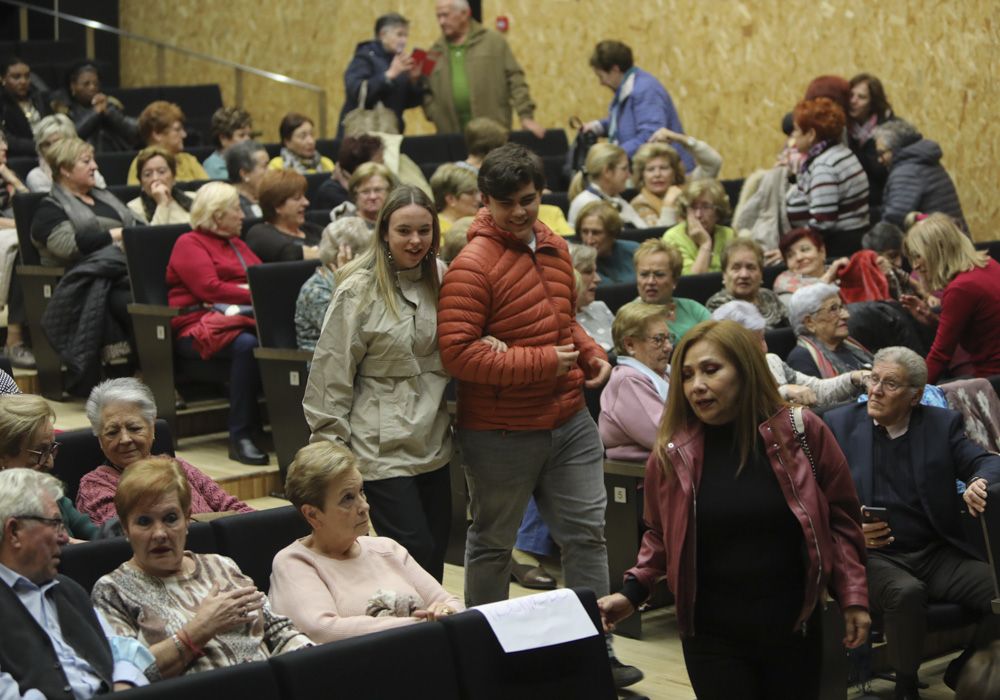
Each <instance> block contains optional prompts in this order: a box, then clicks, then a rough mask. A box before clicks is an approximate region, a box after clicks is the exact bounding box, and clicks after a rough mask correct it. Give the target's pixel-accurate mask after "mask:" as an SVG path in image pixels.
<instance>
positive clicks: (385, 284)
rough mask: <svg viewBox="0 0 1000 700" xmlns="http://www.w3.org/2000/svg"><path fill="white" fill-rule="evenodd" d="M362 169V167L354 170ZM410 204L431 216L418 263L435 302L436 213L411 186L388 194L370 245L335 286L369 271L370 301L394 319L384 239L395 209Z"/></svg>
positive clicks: (396, 313) (438, 225) (393, 277)
mask: <svg viewBox="0 0 1000 700" xmlns="http://www.w3.org/2000/svg"><path fill="white" fill-rule="evenodd" d="M363 167H364V166H363V165H362V166H361V167H359V168H358V170H360V169H361V168H363ZM356 172H357V171H355V173H356ZM411 204H416V205H417V206H418V207H422V208H424V209H426V210H427V213H428V214H430V215H431V227H432V234H431V249H430V250H429V251H428V252H427V255H425V256H424V259H423V260H421V261H420V267H421V272H422V274H421V279H420V281H421V284H424V285H426V286H427V288H428V289H429V290H430V292H431V298H433V299H435V300H436V299H437V297H438V287H439V286H440V282H439V281H438V269H437V247H438V242H439V241H440V240H441V222H440V221H438V217H437V212H436V211H434V203H433V202H432V201H431V200H430V197H428V196H427V194H426V193H425V192H424V191H423V190H421V189H420V188H418V187H414V186H413V185H400V186H399V187H397V188H395V189H394V190H392V191H391V192H390V193H389V196H388V197H386V200H385V204H383V205H382V209H381V210H379V213H378V219H377V220H376V221H375V233H374V235H375V238H374V239H373V240H374V245H372V246H371V247H369V248H368V250H366V251H365V252H364V254H363V255H362V256H361V257H359V258H355V259H354V260H352V261H351V262H350V263H348V264H347V265H344V267H342V268H341V269H340V270H338V271H337V283H338V284H339V283H342V282H343V281H344V280H346V279H347V278H348V277H350V276H351V275H353V274H355V273H357V272H359V271H361V270H372V271H373V276H374V278H375V284H373V285H372V286H371V289H370V293H371V295H372V297H371V298H373V299H375V298H378V299H381V300H382V302H384V303H385V305H386V306H387V307H388V308H389V310H390V311H391V312H392V315H393V316H395V317H396V318H398V317H399V301H398V300H397V295H398V294H399V292H397V291H396V271H395V270H394V269H393V267H392V264H391V263H390V262H389V243H388V242H387V241H386V238H387V237H388V235H389V222H390V220H391V219H392V215H393V214H395V213H396V211H397V210H398V209H402V208H403V207H406V206H409V205H411Z"/></svg>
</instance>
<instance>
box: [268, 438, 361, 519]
mask: <svg viewBox="0 0 1000 700" xmlns="http://www.w3.org/2000/svg"><path fill="white" fill-rule="evenodd" d="M357 468H358V460H357V458H356V457H355V456H354V453H353V452H351V451H350V450H349V449H347V448H346V447H344V446H343V445H338V444H337V443H334V442H329V441H323V442H314V443H312V444H309V445H306V446H305V447H303V448H302V449H301V450H299V451H298V452H296V453H295V459H294V460H292V463H291V464H290V465H289V466H288V474H287V475H286V476H285V496H286V497H287V498H288V500H289V501H291V502H292V505H293V506H295V510H297V511H299V513H301V512H302V506H305V505H310V506H315V507H317V508H319V509H320V510H323V503H324V502H325V501H326V491H327V489H328V488H329V486H330V484H331V483H333V482H334V481H336V480H337V479H339V478H340V477H341V476H343V475H344V474H346V473H347V472H348V471H350V470H351V469H357Z"/></svg>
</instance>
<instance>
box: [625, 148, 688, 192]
mask: <svg viewBox="0 0 1000 700" xmlns="http://www.w3.org/2000/svg"><path fill="white" fill-rule="evenodd" d="M654 158H666V159H667V163H668V164H669V165H670V169H671V170H672V171H674V182H673V184H675V185H677V186H678V187H681V186H682V185H684V182H685V176H684V164H683V163H682V162H681V156H680V154H679V153H678V152H677V150H676V149H675V148H674V147H673V146H668V145H667V144H665V143H644V144H642V145H641V146H639V150H637V151H636V152H635V155H633V156H632V183H633V184H634V185H635V186H636V187H638V188H639V189H642V188H643V187H644V186H645V183H644V182H643V180H642V171H643V170H645V169H646V166H647V165H649V161H651V160H653V159H654Z"/></svg>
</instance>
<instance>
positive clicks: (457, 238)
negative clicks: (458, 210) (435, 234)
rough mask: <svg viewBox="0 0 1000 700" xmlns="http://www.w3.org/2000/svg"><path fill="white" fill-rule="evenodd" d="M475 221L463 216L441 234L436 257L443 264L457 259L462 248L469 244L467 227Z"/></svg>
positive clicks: (470, 217)
mask: <svg viewBox="0 0 1000 700" xmlns="http://www.w3.org/2000/svg"><path fill="white" fill-rule="evenodd" d="M475 220H476V218H475V217H474V216H463V217H462V218H461V219H459V220H458V221H456V222H455V223H453V224H452V225H451V228H450V229H448V230H447V231H445V232H444V234H442V236H441V238H442V241H441V252H440V253H439V254H438V257H440V258H441V260H442V261H443V262H444V263H445V264H448V263H450V262H451V261H452V260H454V259H455V258H457V257H458V254H459V253H461V252H462V248H464V247H465V244H466V243H468V242H469V227H470V226H471V225H472V222H473V221H475Z"/></svg>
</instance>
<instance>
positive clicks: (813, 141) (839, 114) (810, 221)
mask: <svg viewBox="0 0 1000 700" xmlns="http://www.w3.org/2000/svg"><path fill="white" fill-rule="evenodd" d="M793 117H794V122H795V128H794V129H793V130H792V141H793V142H794V144H795V148H796V150H798V151H799V153H801V154H802V155H803V156H804V160H803V161H802V164H801V165H800V166H799V171H798V173H796V183H795V185H794V186H792V187H790V188H789V189H788V195H787V203H788V220H789V222H790V223H791V225H792V227H793V228H798V227H802V226H808V227H810V228H813V229H816V230H818V231H820V232H821V233H822V234H823V238H824V241H825V243H826V249H827V252H828V253H829V254H830V255H833V256H841V255H849V254H850V253H852V252H854V251H856V250H858V249H859V248H860V247H861V236H862V234H863V233H864V231H865V229H867V228H868V176H867V175H866V174H865V171H864V168H862V167H861V162H860V161H859V160H858V158H857V156H855V155H854V153H853V152H852V151H851V149H849V148H848V147H847V146H845V145H844V144H843V134H844V125H845V123H846V120H847V118H846V115H845V114H844V110H843V108H841V106H840V105H839V104H837V103H836V102H834V101H833V100H831V99H830V98H828V97H817V98H814V99H811V100H803V101H802V102H799V103H798V104H797V105H796V106H795V111H794V113H793Z"/></svg>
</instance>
